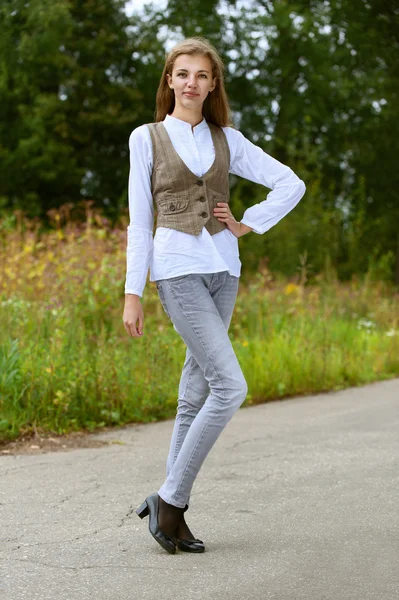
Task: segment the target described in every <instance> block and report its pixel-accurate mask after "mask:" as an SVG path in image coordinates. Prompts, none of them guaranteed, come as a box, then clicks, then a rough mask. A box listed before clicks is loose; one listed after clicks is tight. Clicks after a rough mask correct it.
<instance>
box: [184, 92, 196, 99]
mask: <svg viewBox="0 0 399 600" xmlns="http://www.w3.org/2000/svg"><path fill="white" fill-rule="evenodd" d="M184 95H185V96H190V97H191V98H195V97H196V96H199V94H190V92H184Z"/></svg>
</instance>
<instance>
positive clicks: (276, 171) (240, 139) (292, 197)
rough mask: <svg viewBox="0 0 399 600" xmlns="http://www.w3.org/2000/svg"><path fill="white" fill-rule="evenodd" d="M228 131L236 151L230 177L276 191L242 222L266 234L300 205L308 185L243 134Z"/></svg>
mask: <svg viewBox="0 0 399 600" xmlns="http://www.w3.org/2000/svg"><path fill="white" fill-rule="evenodd" d="M224 131H225V133H226V136H227V139H228V141H229V145H230V148H231V150H233V151H232V153H231V162H230V173H233V174H235V175H239V176H240V177H244V178H245V179H249V180H250V181H254V182H255V183H260V184H262V185H264V186H266V187H268V188H270V189H271V190H272V191H271V192H269V194H268V195H267V197H266V200H264V201H263V202H260V203H259V204H254V205H253V206H251V207H250V208H247V210H246V211H245V212H244V215H243V218H242V219H241V223H244V225H248V227H251V229H253V230H254V231H255V233H258V234H262V233H265V232H266V231H268V230H269V229H270V228H271V227H273V225H276V223H278V222H279V221H280V220H281V219H282V218H283V217H285V215H287V214H288V213H289V212H290V211H291V210H292V209H293V208H294V207H295V206H296V205H297V204H298V202H299V201H300V199H301V198H302V196H303V195H304V193H305V191H306V186H305V183H304V182H303V181H302V179H299V177H298V176H297V175H296V174H295V173H294V172H293V170H292V169H291V168H290V167H288V166H286V165H284V164H283V163H281V162H279V161H278V160H276V159H275V158H273V157H272V156H270V155H269V154H267V153H266V152H264V151H263V150H262V148H260V147H259V146H256V145H255V144H253V143H252V142H250V141H249V140H248V139H247V138H246V137H244V136H243V134H242V133H241V132H240V131H237V130H235V129H233V128H230V127H228V128H224Z"/></svg>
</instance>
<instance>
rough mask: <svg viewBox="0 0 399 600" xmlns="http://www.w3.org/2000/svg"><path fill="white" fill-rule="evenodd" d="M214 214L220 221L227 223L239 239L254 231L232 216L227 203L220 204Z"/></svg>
mask: <svg viewBox="0 0 399 600" xmlns="http://www.w3.org/2000/svg"><path fill="white" fill-rule="evenodd" d="M213 214H214V216H215V217H216V218H217V219H218V221H221V222H222V223H226V225H227V227H228V228H229V229H230V231H231V233H233V234H234V235H235V236H236V237H237V238H239V237H241V236H242V235H245V234H246V233H248V232H249V231H252V229H251V228H250V227H248V225H244V223H240V222H239V221H236V220H235V218H234V217H233V215H232V214H231V210H230V206H229V204H228V203H227V202H218V203H217V206H216V207H215V208H214V209H213Z"/></svg>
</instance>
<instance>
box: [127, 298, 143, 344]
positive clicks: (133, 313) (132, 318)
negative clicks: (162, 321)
mask: <svg viewBox="0 0 399 600" xmlns="http://www.w3.org/2000/svg"><path fill="white" fill-rule="evenodd" d="M137 321H138V323H137ZM123 326H124V328H125V329H126V331H127V332H128V334H129V335H130V336H131V337H141V336H142V335H143V326H144V312H143V307H142V305H141V302H140V296H137V295H136V294H126V296H125V309H124V311H123Z"/></svg>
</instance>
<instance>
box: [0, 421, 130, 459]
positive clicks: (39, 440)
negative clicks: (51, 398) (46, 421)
mask: <svg viewBox="0 0 399 600" xmlns="http://www.w3.org/2000/svg"><path fill="white" fill-rule="evenodd" d="M110 429H111V428H110ZM101 431H102V432H103V431H107V429H105V428H104V429H102V430H101ZM118 443H121V442H118V441H117V440H110V441H109V440H99V439H98V438H96V435H95V434H92V433H85V432H81V431H78V432H73V433H68V434H66V435H59V436H57V435H54V434H52V435H45V434H40V433H35V434H32V435H29V436H22V437H20V438H18V439H17V440H14V441H12V442H7V443H2V444H0V456H4V455H6V456H7V455H13V454H44V453H45V452H67V451H68V450H75V449H76V448H101V447H102V446H109V445H111V444H118Z"/></svg>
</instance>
